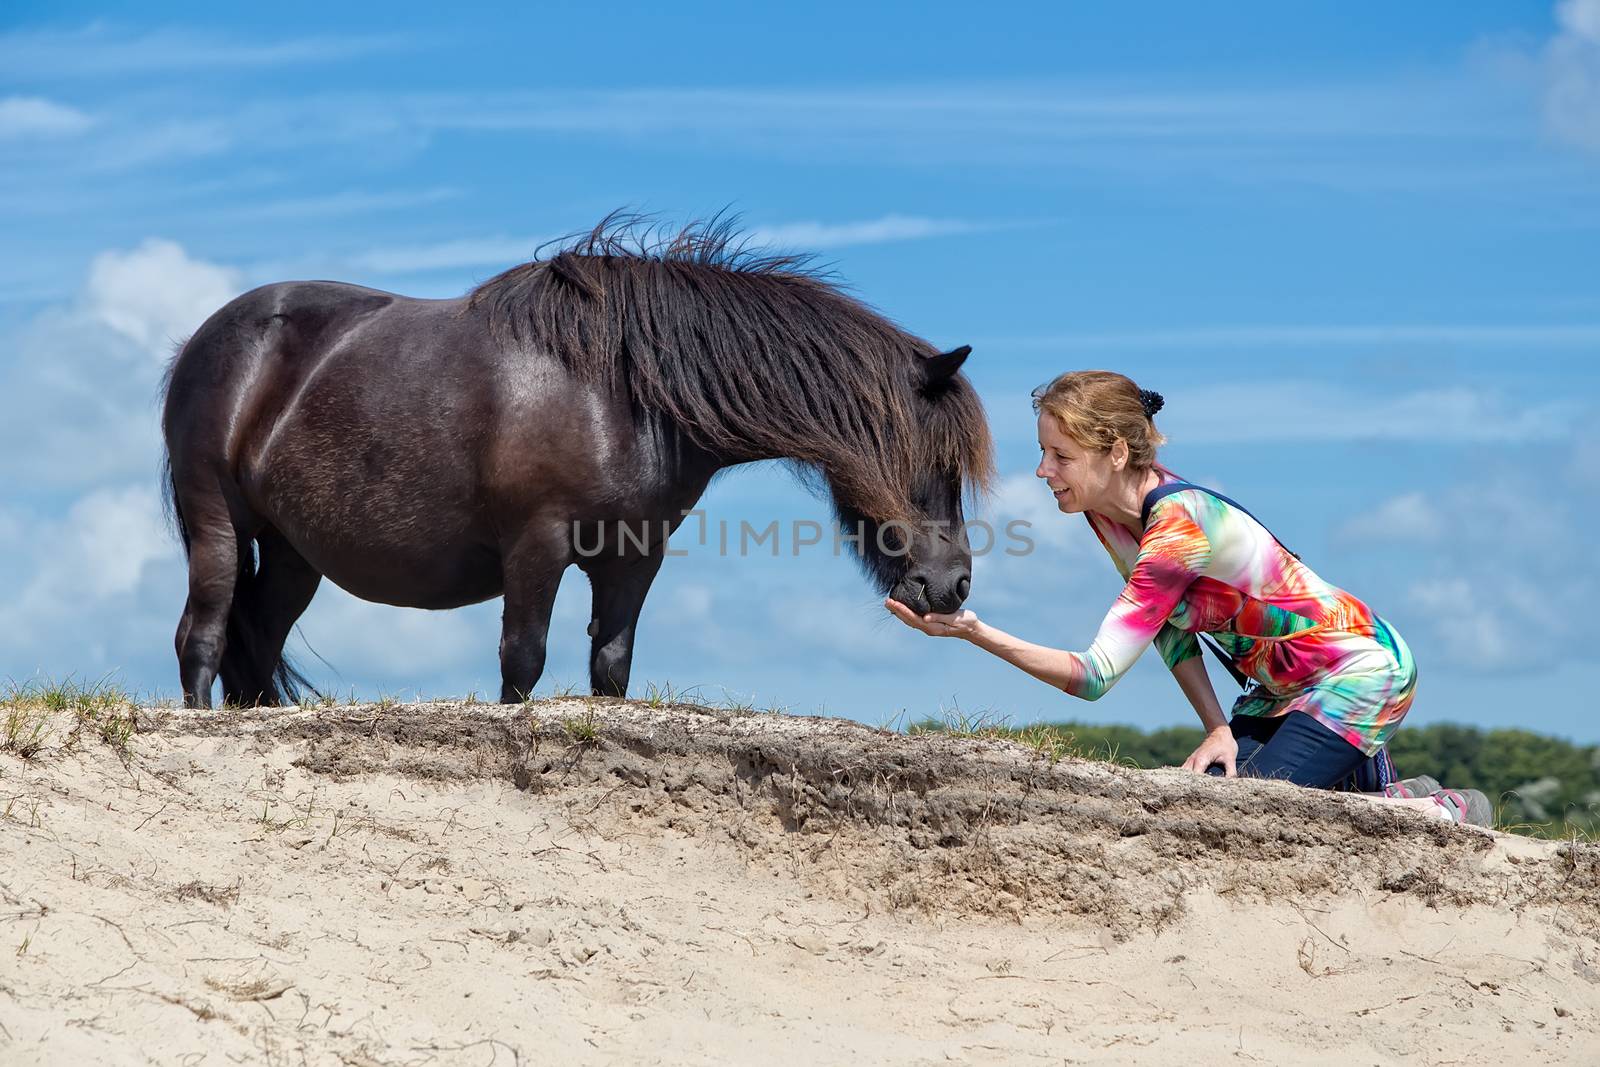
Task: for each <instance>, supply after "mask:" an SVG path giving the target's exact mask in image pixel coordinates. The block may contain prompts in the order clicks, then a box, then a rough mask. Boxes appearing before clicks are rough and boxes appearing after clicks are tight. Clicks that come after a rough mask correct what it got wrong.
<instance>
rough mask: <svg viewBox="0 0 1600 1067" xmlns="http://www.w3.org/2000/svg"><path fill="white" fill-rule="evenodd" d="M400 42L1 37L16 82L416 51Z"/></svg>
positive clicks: (185, 33) (166, 34)
mask: <svg viewBox="0 0 1600 1067" xmlns="http://www.w3.org/2000/svg"><path fill="white" fill-rule="evenodd" d="M409 44H410V42H408V41H407V39H405V38H403V37H400V36H397V35H394V34H372V35H364V36H353V35H352V36H332V35H320V36H313V37H298V38H286V39H281V40H276V41H273V40H265V41H264V40H259V39H250V40H241V39H238V38H233V37H227V36H223V35H220V34H216V33H209V32H204V31H198V30H188V29H160V30H148V31H144V32H134V31H130V30H126V29H123V28H120V27H116V26H112V25H108V24H105V23H99V22H96V23H91V24H90V25H88V26H85V27H83V28H81V29H77V30H66V31H62V30H14V31H12V32H10V33H6V34H0V70H4V71H5V72H6V74H7V75H8V76H10V77H12V78H23V79H35V80H43V79H61V78H105V77H112V76H116V75H121V74H149V73H158V72H173V71H181V70H201V69H215V68H225V69H230V70H237V69H239V68H241V67H256V68H263V67H281V66H288V65H293V64H303V63H331V62H335V61H338V60H343V59H353V58H356V57H359V56H364V55H372V54H374V53H381V52H389V51H394V50H397V49H400V48H405V47H409Z"/></svg>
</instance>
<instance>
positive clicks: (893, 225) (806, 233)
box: [750, 215, 994, 251]
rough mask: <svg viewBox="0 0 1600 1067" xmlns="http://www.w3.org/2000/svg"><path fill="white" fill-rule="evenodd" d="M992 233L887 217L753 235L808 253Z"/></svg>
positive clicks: (959, 223) (794, 225)
mask: <svg viewBox="0 0 1600 1067" xmlns="http://www.w3.org/2000/svg"><path fill="white" fill-rule="evenodd" d="M990 229H994V226H993V224H988V223H979V222H967V221H964V220H962V219H930V218H922V217H919V216H915V215H884V216H883V217H882V218H876V219H867V220H864V221H861V222H786V223H779V224H777V225H774V226H759V227H757V228H756V229H754V230H752V231H751V233H750V241H751V243H752V244H756V245H777V246H780V247H784V248H795V249H799V250H802V251H805V250H810V249H825V248H844V247H847V246H849V245H875V244H886V243H888V242H891V241H915V240H923V239H926V238H930V237H949V236H954V235H956V234H964V233H977V232H981V231H984V230H990Z"/></svg>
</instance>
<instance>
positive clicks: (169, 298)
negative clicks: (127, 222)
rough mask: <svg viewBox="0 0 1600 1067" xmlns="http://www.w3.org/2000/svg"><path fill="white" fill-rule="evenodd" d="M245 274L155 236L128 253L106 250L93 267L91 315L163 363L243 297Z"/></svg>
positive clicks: (89, 300) (89, 298)
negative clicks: (222, 309)
mask: <svg viewBox="0 0 1600 1067" xmlns="http://www.w3.org/2000/svg"><path fill="white" fill-rule="evenodd" d="M239 290H240V280H239V272H238V271H236V270H232V269H230V268H228V267H220V266H218V265H216V264H214V263H207V262H205V261H203V260H198V259H193V258H191V257H190V256H189V254H188V253H187V252H185V251H184V250H183V248H182V247H181V246H180V245H178V244H176V243H175V242H172V241H164V240H159V239H155V238H152V239H150V240H147V241H145V242H144V243H143V244H141V245H139V247H137V248H135V249H133V250H131V251H128V252H122V251H111V252H102V253H100V254H99V255H98V256H96V257H95V258H94V262H93V264H91V265H90V268H89V281H88V284H87V286H86V287H85V290H84V296H85V300H86V305H87V308H88V310H89V313H90V314H91V315H93V316H94V317H95V318H96V319H98V320H99V321H100V322H103V323H105V324H106V325H107V326H109V327H111V328H112V329H113V330H116V331H117V332H118V333H120V334H122V335H123V336H125V337H127V338H128V339H129V340H131V341H133V342H134V343H135V344H137V345H139V346H140V347H141V348H143V349H144V350H145V351H146V352H149V353H150V354H151V355H152V356H155V357H157V358H158V359H162V360H165V359H166V358H167V357H169V356H170V355H171V354H172V349H173V345H174V344H175V343H176V342H178V341H181V340H183V339H184V338H186V337H188V336H189V335H190V334H191V333H193V332H194V331H195V329H196V328H197V327H198V326H199V325H200V324H201V323H202V322H204V321H205V320H206V318H207V317H209V316H210V315H211V313H212V312H214V311H216V310H217V309H218V308H220V307H221V306H222V305H223V304H225V303H227V302H228V301H229V300H231V299H233V297H235V296H237V295H238V294H239Z"/></svg>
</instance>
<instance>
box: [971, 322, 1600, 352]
mask: <svg viewBox="0 0 1600 1067" xmlns="http://www.w3.org/2000/svg"><path fill="white" fill-rule="evenodd" d="M981 341H982V343H983V344H985V345H991V344H992V345H1004V346H1006V347H1009V348H1020V349H1028V350H1030V351H1031V350H1039V349H1046V350H1048V349H1067V350H1075V351H1076V350H1082V349H1093V350H1098V349H1107V348H1116V349H1169V348H1178V349H1192V348H1200V347H1209V348H1241V347H1250V348H1287V347H1311V346H1315V347H1324V346H1351V347H1371V346H1399V345H1451V346H1460V345H1471V346H1474V347H1476V346H1485V345H1487V346H1502V345H1524V346H1526V345H1537V346H1539V347H1541V348H1585V349H1600V325H1585V324H1581V323H1580V324H1577V325H1563V326H1552V325H1549V324H1546V323H1501V324H1475V323H1446V322H1436V323H1354V324H1340V325H1333V324H1319V323H1306V324H1289V325H1273V326H1256V325H1222V326H1182V327H1177V328H1174V329H1167V330H1114V331H1100V332H1094V333H1066V334H1052V335H1049V336H1043V337H990V338H982V339H981Z"/></svg>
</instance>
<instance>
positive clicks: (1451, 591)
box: [1407, 578, 1527, 670]
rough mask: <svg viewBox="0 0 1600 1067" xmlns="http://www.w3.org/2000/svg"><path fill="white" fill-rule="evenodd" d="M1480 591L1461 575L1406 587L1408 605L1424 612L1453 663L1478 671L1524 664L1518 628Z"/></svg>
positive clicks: (1523, 640) (1524, 640) (1522, 640)
mask: <svg viewBox="0 0 1600 1067" xmlns="http://www.w3.org/2000/svg"><path fill="white" fill-rule="evenodd" d="M1483 593H1484V590H1481V589H1479V588H1477V587H1475V586H1474V585H1473V584H1471V583H1469V582H1468V581H1467V580H1466V579H1465V578H1447V579H1438V580H1430V581H1421V582H1417V583H1415V584H1414V585H1412V586H1411V588H1410V590H1408V593H1407V595H1408V597H1409V598H1410V601H1411V604H1412V606H1413V607H1414V608H1415V609H1416V610H1418V611H1420V612H1424V613H1426V614H1427V616H1428V618H1429V619H1430V625H1431V628H1432V630H1433V632H1434V633H1435V634H1436V635H1437V636H1438V637H1439V638H1440V639H1441V641H1442V644H1443V648H1444V651H1445V653H1446V654H1447V655H1448V656H1449V657H1450V658H1451V660H1453V661H1454V662H1455V663H1457V664H1459V665H1462V666H1470V667H1474V668H1478V669H1482V670H1493V669H1495V668H1497V667H1508V666H1511V665H1513V664H1517V665H1520V666H1524V667H1526V666H1527V662H1526V655H1525V650H1524V648H1523V647H1522V645H1524V644H1525V642H1526V638H1525V637H1523V638H1522V639H1521V640H1519V639H1518V631H1516V630H1515V629H1514V628H1513V627H1512V626H1511V625H1510V623H1511V620H1509V619H1506V618H1504V617H1503V616H1502V615H1501V614H1500V613H1499V612H1498V611H1496V610H1495V605H1494V604H1493V603H1492V602H1491V598H1490V597H1486V596H1484V595H1483Z"/></svg>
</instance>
